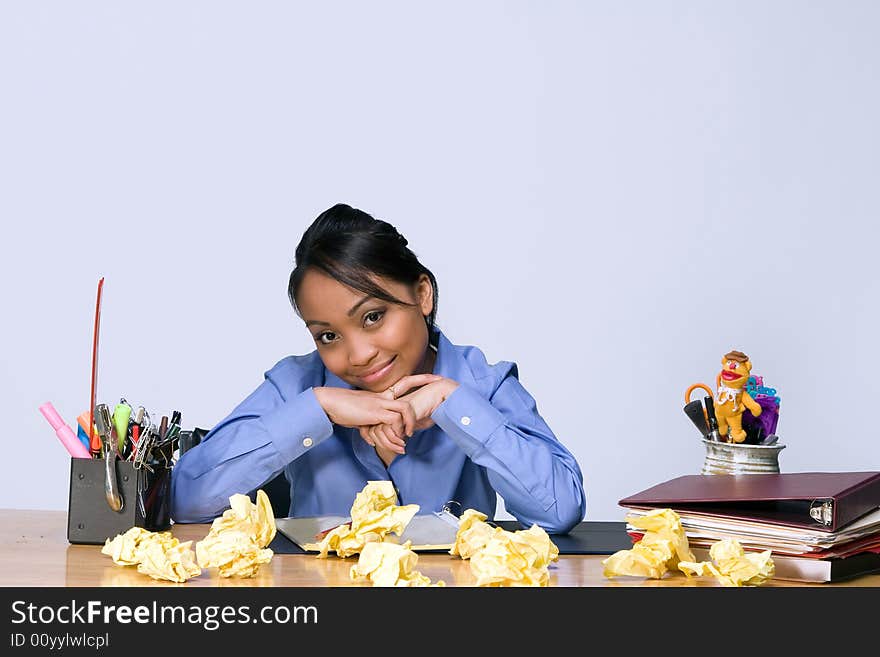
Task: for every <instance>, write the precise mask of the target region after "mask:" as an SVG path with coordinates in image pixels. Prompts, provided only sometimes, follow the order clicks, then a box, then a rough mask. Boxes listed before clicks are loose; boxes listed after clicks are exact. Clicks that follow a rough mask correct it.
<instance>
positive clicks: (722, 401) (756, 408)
mask: <svg viewBox="0 0 880 657" xmlns="http://www.w3.org/2000/svg"><path fill="white" fill-rule="evenodd" d="M721 365H722V366H723V368H722V370H721V372H719V373H718V376H717V377H716V385H717V388H718V391H717V392H716V393H715V416H716V417H717V418H718V431H719V433H720V434H721V436H722V439H726V440H728V442H734V443H741V442H743V441H744V440H745V439H746V431H745V429H743V426H742V414H743V411H745V410H746V409H748V410H749V411H751V413H752V415H754V416H755V417H758V416H759V415H760V414H761V411H762V408H761V405H760V404H758V403H757V402H756V401H755V400H754V399H752V396H751V395H750V394H749V393H748V392H746V390H745V387H746V383H748V380H749V374H750V373H751V371H752V363H751V361H750V360H749V357H748V356H746V355H745V354H744V353H742V352H741V351H731V352H729V353H727V354H725V355H724V358H723V359H722V360H721ZM728 431H729V432H730V437H729V439H728Z"/></svg>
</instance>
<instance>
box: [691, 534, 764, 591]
mask: <svg viewBox="0 0 880 657" xmlns="http://www.w3.org/2000/svg"><path fill="white" fill-rule="evenodd" d="M709 557H710V558H711V559H712V561H700V562H694V561H693V560H691V561H682V562H681V563H679V564H678V567H679V568H680V569H681V570H682V572H684V574H685V575H687V576H688V577H692V576H695V575H696V576H699V575H714V576H715V577H716V578H717V579H718V581H719V582H720V583H721V585H722V586H761V585H762V584H764V583H765V582H766V581H767V580H768V579H770V578H771V577H773V575H774V573H775V572H776V565H775V564H774V563H773V558H772V557H771V552H770V550H764V551H763V552H748V553H747V552H746V551H745V550H743V548H742V545H740V543H739V541H737V540H736V539H735V538H725V539H724V540H722V541H718V542H717V543H713V544H712V547H711V548H709ZM713 562H714V563H713Z"/></svg>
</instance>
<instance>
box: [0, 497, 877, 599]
mask: <svg viewBox="0 0 880 657" xmlns="http://www.w3.org/2000/svg"><path fill="white" fill-rule="evenodd" d="M208 529H209V526H208V525H174V527H173V528H172V533H173V534H174V535H175V536H177V537H178V538H179V539H180V540H181V541H188V540H193V541H198V540H201V539H202V538H204V537H205V535H206V534H207V533H208ZM356 558H357V557H349V558H348V559H340V558H338V557H330V558H327V559H319V558H317V557H316V556H315V555H311V554H309V555H301V554H277V555H275V556H274V557H273V558H272V561H271V562H270V563H268V564H266V565H264V566H263V567H262V568H261V569H260V572H259V574H258V575H257V576H256V577H254V578H251V579H236V578H230V579H226V578H222V577H219V576H218V575H217V572H216V569H210V570H202V574H201V575H200V576H198V577H195V578H193V579H191V580H189V581H188V582H186V583H184V584H176V583H173V582H164V581H157V580H154V579H152V578H150V577H148V576H146V575H142V574H140V573H138V572H137V569H136V568H135V567H133V566H129V567H123V566H117V565H116V564H114V563H113V561H112V560H111V559H110V557H108V556H106V555H103V554H101V547H100V546H97V545H71V544H69V543H68V542H67V512H66V511H25V510H19V509H0V563H2V564H3V568H2V573H0V586H7V587H11V586H23V587H38V586H188V587H191V586H319V587H332V586H363V585H364V584H363V583H360V582H353V581H351V579H350V578H349V569H350V568H351V566H352V565H353V564H354V563H356V562H355V559H356ZM604 558H605V557H604V556H598V555H596V556H593V555H590V556H581V555H566V556H562V557H560V558H559V561H558V562H556V563H554V564H553V565H552V566H551V568H550V585H551V586H565V587H574V586H578V587H580V586H589V587H600V586H601V587H654V586H679V587H702V586H708V587H715V586H718V583H717V581H716V580H715V579H714V578H711V577H700V578H693V579H687V578H686V577H685V576H684V575H682V574H671V573H670V574H668V575H667V576H666V577H665V578H663V579H662V580H650V579H643V578H638V577H622V578H615V579H607V578H606V577H604V576H603V575H602V563H601V561H602V559H604ZM418 569H419V570H420V571H421V572H422V574H424V575H427V576H428V577H430V578H431V581H437V580H440V579H442V580H443V581H444V582H445V583H446V585H447V586H473V584H474V577H473V575H471V571H470V564H469V562H467V561H463V560H461V559H459V558H458V557H452V556H450V555H446V554H422V555H419V562H418ZM366 585H369V584H366ZM767 585H768V586H823V587H829V586H880V574H878V575H868V576H864V577H860V578H857V579H854V580H851V581H848V582H841V583H839V584H820V585H816V584H805V583H801V582H788V581H783V580H771V582H770V583H769V584H767Z"/></svg>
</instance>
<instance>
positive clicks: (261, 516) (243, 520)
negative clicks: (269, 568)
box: [196, 489, 276, 577]
mask: <svg viewBox="0 0 880 657" xmlns="http://www.w3.org/2000/svg"><path fill="white" fill-rule="evenodd" d="M229 504H230V507H231V508H229V509H227V510H226V511H224V512H223V515H222V516H220V517H219V518H216V519H215V520H214V522H213V523H212V524H211V530H210V531H209V532H208V535H207V536H206V537H205V538H204V539H202V540H201V541H199V542H198V543H196V557H197V559H198V563H199V565H200V566H201V567H202V568H217V569H218V573H219V575H220V576H221V577H254V576H255V575H256V574H257V573H258V572H259V570H260V566H261V565H262V564H264V563H269V561H271V559H272V555H273V553H272V550H270V549H269V548H267V547H266V546H267V545H269V543H270V542H271V541H272V539H273V538H274V537H275V531H276V527H275V514H274V513H273V511H272V504H271V503H270V502H269V497H268V495H266V493H265V491H263V490H262V489H261V490H258V491H257V502H256V504H254V503H253V502H251V500H250V498H249V497H248V496H247V495H242V494H240V493H238V494H235V495H232V496H231V497H230V498H229Z"/></svg>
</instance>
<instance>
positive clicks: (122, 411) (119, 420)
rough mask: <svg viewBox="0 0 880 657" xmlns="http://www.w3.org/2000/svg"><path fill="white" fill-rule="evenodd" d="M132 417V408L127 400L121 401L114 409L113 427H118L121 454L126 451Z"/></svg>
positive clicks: (117, 436) (117, 434)
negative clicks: (126, 439)
mask: <svg viewBox="0 0 880 657" xmlns="http://www.w3.org/2000/svg"><path fill="white" fill-rule="evenodd" d="M130 417H131V406H129V405H128V402H127V401H125V399H120V400H119V403H118V404H116V408H114V409H113V426H115V427H116V438H117V440H118V442H119V453H120V454H122V453H123V451H125V438H126V436H128V419H129V418H130Z"/></svg>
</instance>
